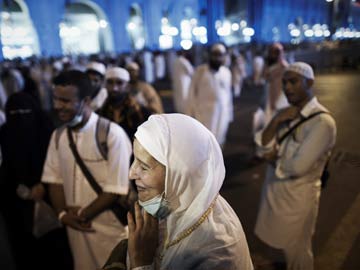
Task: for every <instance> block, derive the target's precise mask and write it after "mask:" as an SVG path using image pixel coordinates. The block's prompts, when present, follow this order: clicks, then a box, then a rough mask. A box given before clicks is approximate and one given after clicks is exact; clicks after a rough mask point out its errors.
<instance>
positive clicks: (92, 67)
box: [86, 62, 106, 76]
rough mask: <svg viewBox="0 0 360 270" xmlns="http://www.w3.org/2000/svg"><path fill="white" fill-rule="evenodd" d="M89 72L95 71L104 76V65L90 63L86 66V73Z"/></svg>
mask: <svg viewBox="0 0 360 270" xmlns="http://www.w3.org/2000/svg"><path fill="white" fill-rule="evenodd" d="M89 70H93V71H96V72H98V73H100V74H101V75H102V76H104V75H105V72H106V68H105V66H104V64H102V63H99V62H90V63H89V64H88V65H87V66H86V71H89Z"/></svg>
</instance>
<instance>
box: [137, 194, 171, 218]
mask: <svg viewBox="0 0 360 270" xmlns="http://www.w3.org/2000/svg"><path fill="white" fill-rule="evenodd" d="M139 204H140V205H141V207H142V208H144V210H145V211H146V212H147V213H149V214H150V215H152V216H153V217H155V218H158V219H163V218H165V217H166V216H167V215H168V214H169V213H170V208H169V203H168V201H167V200H165V199H164V193H162V194H159V195H157V196H155V197H154V198H152V199H150V200H147V201H145V202H142V201H140V200H139Z"/></svg>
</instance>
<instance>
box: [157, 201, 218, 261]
mask: <svg viewBox="0 0 360 270" xmlns="http://www.w3.org/2000/svg"><path fill="white" fill-rule="evenodd" d="M218 196H219V194H217V195H216V197H215V198H214V200H213V201H212V203H211V204H210V206H209V208H208V209H207V210H206V211H205V213H204V214H203V215H202V216H201V217H200V218H199V219H198V221H196V222H195V223H194V224H193V225H192V226H191V227H189V228H188V229H186V230H184V231H182V232H181V233H180V235H179V236H178V237H177V238H175V239H174V240H173V241H171V242H170V243H167V242H168V240H166V242H165V244H164V249H163V251H162V252H161V254H159V259H160V260H162V259H163V258H164V255H165V251H166V250H168V249H169V248H170V247H172V246H174V245H176V244H178V243H179V242H180V241H181V240H183V239H184V238H186V237H188V236H189V235H190V234H191V233H192V232H193V231H195V230H196V229H197V228H198V227H199V226H200V225H201V224H202V223H203V222H204V221H205V219H206V218H207V217H208V216H209V214H210V213H211V211H212V210H213V208H214V205H215V202H216V199H217V197H218Z"/></svg>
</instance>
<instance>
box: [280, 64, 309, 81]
mask: <svg viewBox="0 0 360 270" xmlns="http://www.w3.org/2000/svg"><path fill="white" fill-rule="evenodd" d="M286 71H292V72H295V73H297V74H299V75H301V76H303V77H305V78H307V79H311V80H314V79H315V76H314V71H313V69H312V67H311V66H310V65H309V64H306V63H304V62H295V63H292V64H290V65H289V66H288V67H287V68H286V70H285V72H286Z"/></svg>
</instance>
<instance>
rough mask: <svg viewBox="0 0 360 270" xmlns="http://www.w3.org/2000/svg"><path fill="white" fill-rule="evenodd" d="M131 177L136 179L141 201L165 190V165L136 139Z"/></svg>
mask: <svg viewBox="0 0 360 270" xmlns="http://www.w3.org/2000/svg"><path fill="white" fill-rule="evenodd" d="M129 178H130V179H131V180H133V181H135V184H136V186H137V190H138V196H139V199H140V201H143V202H144V201H147V200H150V199H152V198H154V197H155V196H156V195H159V194H161V193H163V191H164V190H165V166H164V165H162V164H161V163H160V162H158V161H157V160H156V159H155V158H153V157H152V156H151V155H150V154H149V153H148V152H147V151H146V150H145V148H144V147H142V145H141V144H140V143H139V142H138V140H136V139H135V140H134V162H133V163H132V164H131V167H130V172H129Z"/></svg>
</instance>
